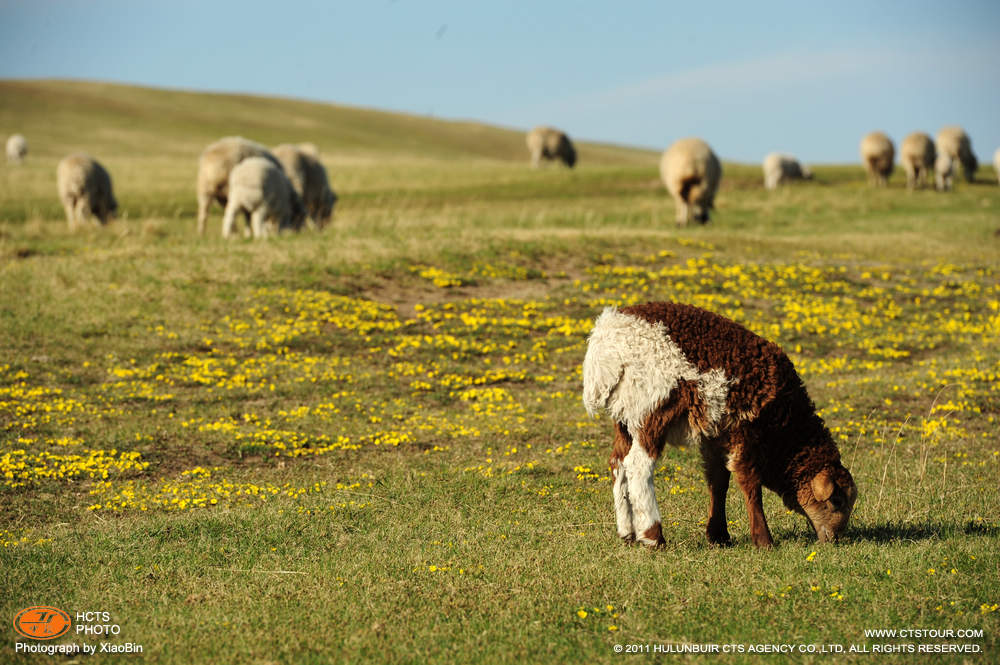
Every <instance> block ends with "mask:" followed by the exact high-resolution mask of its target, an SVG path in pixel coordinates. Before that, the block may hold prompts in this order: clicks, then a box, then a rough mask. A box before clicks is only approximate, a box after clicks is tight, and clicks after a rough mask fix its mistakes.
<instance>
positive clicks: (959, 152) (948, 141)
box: [937, 126, 979, 182]
mask: <svg viewBox="0 0 1000 665" xmlns="http://www.w3.org/2000/svg"><path fill="white" fill-rule="evenodd" d="M937 150H938V152H943V153H947V154H948V156H950V157H951V158H952V159H953V160H954V161H956V162H958V163H959V164H961V165H962V173H963V174H964V175H965V180H966V181H967V182H974V181H975V179H976V169H978V168H979V160H978V159H976V154H975V153H974V152H972V141H971V139H969V135H968V134H966V133H965V130H964V129H962V128H961V127H954V126H951V127H942V128H941V131H939V132H938V134H937Z"/></svg>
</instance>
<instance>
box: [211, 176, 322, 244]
mask: <svg viewBox="0 0 1000 665" xmlns="http://www.w3.org/2000/svg"><path fill="white" fill-rule="evenodd" d="M239 213H243V214H244V215H245V216H246V218H247V221H248V222H249V224H250V231H251V234H252V235H253V237H254V238H265V237H267V236H268V235H269V234H270V233H271V232H272V231H273V232H276V231H280V230H282V229H288V228H292V229H297V228H300V227H301V226H302V223H303V221H305V214H306V213H305V207H304V206H303V205H302V199H301V197H299V195H298V193H297V192H296V191H295V189H294V188H293V187H292V183H291V182H289V181H288V177H287V176H285V173H284V171H282V170H281V167H280V166H278V165H276V164H274V162H272V161H271V160H269V159H267V158H265V157H248V158H246V159H244V160H243V161H241V162H240V163H239V164H237V165H236V166H234V167H233V170H232V172H231V173H230V174H229V198H228V200H227V201H226V212H225V214H224V215H223V218H222V237H224V238H228V237H229V236H230V235H232V232H233V226H234V225H235V223H236V215H237V214H239Z"/></svg>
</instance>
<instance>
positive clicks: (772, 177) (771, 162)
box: [762, 152, 813, 189]
mask: <svg viewBox="0 0 1000 665" xmlns="http://www.w3.org/2000/svg"><path fill="white" fill-rule="evenodd" d="M762 168H763V170H764V187H765V188H767V189H777V188H778V185H780V184H782V183H785V182H789V181H791V180H812V177H813V174H812V171H810V170H809V169H808V168H806V167H804V166H802V165H801V164H800V163H799V160H797V159H795V158H794V157H792V156H791V155H782V154H781V153H777V152H772V153H771V154H769V155H768V156H767V157H765V158H764V163H763V165H762Z"/></svg>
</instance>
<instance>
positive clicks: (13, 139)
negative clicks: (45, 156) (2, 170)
mask: <svg viewBox="0 0 1000 665" xmlns="http://www.w3.org/2000/svg"><path fill="white" fill-rule="evenodd" d="M27 154H28V140H27V139H26V138H24V137H23V136H21V135H20V134H12V135H11V136H10V138H9V139H7V161H8V162H10V163H11V164H20V163H21V162H22V161H24V158H25V156H26V155H27Z"/></svg>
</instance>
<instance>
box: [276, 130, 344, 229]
mask: <svg viewBox="0 0 1000 665" xmlns="http://www.w3.org/2000/svg"><path fill="white" fill-rule="evenodd" d="M271 152H272V154H273V155H274V156H275V157H277V158H278V161H279V162H281V166H282V168H283V169H284V171H285V175H286V176H288V179H289V180H290V181H291V183H292V187H294V188H295V191H296V192H298V194H299V196H301V197H302V202H303V204H304V205H305V207H306V211H307V212H308V213H309V217H310V218H311V220H312V223H313V225H314V226H315V228H318V229H321V228H323V227H324V226H326V224H327V223H328V222H329V221H330V216H331V215H332V214H333V206H334V204H336V203H337V195H336V194H334V193H333V190H331V189H330V181H329V180H328V179H327V177H326V169H325V168H323V164H322V163H321V162H320V161H319V152H318V151H317V150H316V146H314V145H312V144H300V145H292V144H290V143H283V144H281V145H279V146H276V147H275V148H274V149H273V150H272V151H271Z"/></svg>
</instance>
